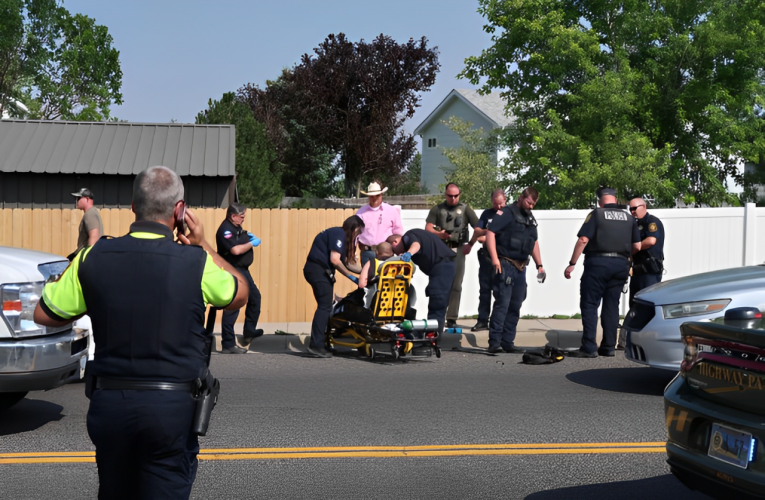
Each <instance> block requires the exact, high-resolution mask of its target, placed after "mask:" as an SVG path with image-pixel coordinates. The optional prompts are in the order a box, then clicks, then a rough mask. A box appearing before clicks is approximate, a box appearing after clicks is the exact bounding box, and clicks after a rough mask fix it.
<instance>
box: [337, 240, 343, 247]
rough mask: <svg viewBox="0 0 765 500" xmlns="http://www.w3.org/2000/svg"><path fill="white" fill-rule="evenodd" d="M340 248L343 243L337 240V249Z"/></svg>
mask: <svg viewBox="0 0 765 500" xmlns="http://www.w3.org/2000/svg"><path fill="white" fill-rule="evenodd" d="M342 246H343V241H342V240H337V248H342Z"/></svg>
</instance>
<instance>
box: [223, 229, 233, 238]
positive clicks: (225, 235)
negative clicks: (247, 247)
mask: <svg viewBox="0 0 765 500" xmlns="http://www.w3.org/2000/svg"><path fill="white" fill-rule="evenodd" d="M231 236H232V234H231V231H229V230H226V231H223V237H224V238H226V239H227V240H230V239H231Z"/></svg>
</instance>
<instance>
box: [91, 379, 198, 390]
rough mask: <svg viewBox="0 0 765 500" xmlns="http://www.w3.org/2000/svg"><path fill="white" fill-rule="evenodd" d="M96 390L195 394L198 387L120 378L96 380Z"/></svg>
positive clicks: (191, 384) (192, 384)
mask: <svg viewBox="0 0 765 500" xmlns="http://www.w3.org/2000/svg"><path fill="white" fill-rule="evenodd" d="M96 389H105V390H116V391H186V392H189V393H193V392H194V391H195V390H196V389H197V385H196V384H194V383H192V382H185V383H178V382H155V381H153V380H125V379H119V378H102V377H98V378H97V379H96Z"/></svg>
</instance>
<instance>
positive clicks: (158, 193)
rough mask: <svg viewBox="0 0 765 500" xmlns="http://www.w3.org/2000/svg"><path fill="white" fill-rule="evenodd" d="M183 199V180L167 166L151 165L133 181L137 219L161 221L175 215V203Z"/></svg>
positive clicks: (134, 208)
mask: <svg viewBox="0 0 765 500" xmlns="http://www.w3.org/2000/svg"><path fill="white" fill-rule="evenodd" d="M182 199H183V181H181V178H180V177H179V176H178V174H176V173H175V172H173V171H172V170H170V169H169V168H167V167H149V168H147V169H146V170H144V171H143V172H141V173H139V174H138V175H137V176H136V178H135V182H133V210H134V211H135V217H136V220H149V221H161V220H166V219H169V218H171V217H172V216H173V210H174V209H175V204H176V203H178V202H179V201H181V200H182Z"/></svg>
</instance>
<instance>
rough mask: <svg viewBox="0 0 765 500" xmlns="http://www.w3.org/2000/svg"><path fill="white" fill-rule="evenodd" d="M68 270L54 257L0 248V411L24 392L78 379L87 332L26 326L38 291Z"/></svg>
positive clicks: (85, 356)
mask: <svg viewBox="0 0 765 500" xmlns="http://www.w3.org/2000/svg"><path fill="white" fill-rule="evenodd" d="M68 265H69V262H68V261H67V260H66V259H64V258H62V257H60V256H58V255H54V254H50V253H44V252H36V251H33V250H25V249H21V248H12V247H2V246H0V305H2V309H1V310H0V411H2V410H5V409H7V408H10V407H11V406H13V405H14V404H16V403H18V402H19V401H21V400H22V399H23V398H24V396H26V395H27V392H29V391H45V390H48V389H54V388H56V387H59V386H62V385H64V384H66V383H68V382H72V381H75V380H79V379H81V378H82V376H83V374H84V371H85V363H86V362H87V360H88V343H89V337H90V330H89V329H82V328H75V327H73V325H71V324H70V325H67V326H64V327H60V328H48V327H44V326H39V325H37V324H36V323H35V322H34V321H33V320H32V318H33V313H34V310H35V306H36V305H37V302H38V301H39V300H40V296H41V295H42V290H43V286H44V285H45V283H46V282H48V281H51V280H54V279H56V278H57V277H58V276H60V275H61V273H63V272H64V270H65V269H66V267H67V266H68Z"/></svg>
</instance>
